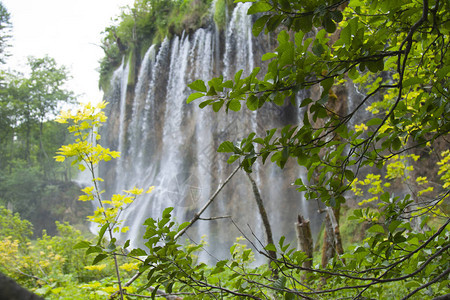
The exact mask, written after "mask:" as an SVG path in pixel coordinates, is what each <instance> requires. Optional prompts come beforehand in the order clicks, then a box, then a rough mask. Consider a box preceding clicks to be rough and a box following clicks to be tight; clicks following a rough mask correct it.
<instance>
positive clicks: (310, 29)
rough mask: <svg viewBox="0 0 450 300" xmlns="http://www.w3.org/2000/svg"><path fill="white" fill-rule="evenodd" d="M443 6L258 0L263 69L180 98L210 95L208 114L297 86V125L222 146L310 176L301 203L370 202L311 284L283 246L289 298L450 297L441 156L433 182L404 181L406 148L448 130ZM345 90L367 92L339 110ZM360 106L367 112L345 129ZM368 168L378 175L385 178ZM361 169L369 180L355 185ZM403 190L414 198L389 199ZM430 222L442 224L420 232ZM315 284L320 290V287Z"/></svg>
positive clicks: (280, 98)
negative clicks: (265, 46) (361, 225)
mask: <svg viewBox="0 0 450 300" xmlns="http://www.w3.org/2000/svg"><path fill="white" fill-rule="evenodd" d="M242 2H244V1H242ZM449 9H450V7H449V3H443V2H440V1H423V2H415V1H409V0H404V1H394V2H393V1H391V2H389V1H371V2H365V1H321V2H320V5H319V3H318V2H316V1H266V0H262V1H256V2H254V3H253V4H252V6H251V7H250V9H249V11H248V14H255V15H256V16H257V18H258V19H257V20H256V21H255V23H254V26H253V34H254V35H255V36H256V35H259V34H261V33H262V32H263V31H264V32H265V33H266V34H268V33H275V34H277V41H278V47H277V48H276V49H275V50H274V52H272V53H266V54H265V55H263V57H262V60H263V61H267V62H268V68H267V72H265V73H264V74H260V69H259V68H255V69H254V70H253V71H252V72H251V74H250V75H249V76H247V77H245V78H242V76H241V75H242V71H239V72H238V73H237V74H236V75H235V77H234V78H232V79H231V80H226V81H225V80H224V79H223V78H222V77H219V78H213V79H211V80H210V81H208V82H207V83H205V82H203V81H201V80H197V81H195V82H193V83H192V84H190V85H189V87H190V88H191V89H192V90H193V91H194V93H193V94H191V95H190V96H189V97H188V99H187V102H188V103H189V102H192V101H194V100H196V99H199V98H202V97H206V100H203V101H202V102H201V103H200V105H199V106H200V107H201V108H205V107H206V106H209V105H210V106H212V109H213V110H214V111H216V112H217V111H219V110H220V109H222V108H225V110H226V111H229V110H233V111H238V110H241V109H245V107H247V108H248V109H250V110H258V109H260V108H261V107H262V106H263V105H264V104H265V103H266V102H273V103H275V104H277V105H284V103H285V101H286V100H287V99H295V97H296V96H297V93H298V92H299V91H301V90H306V91H310V93H309V94H310V96H309V97H305V98H304V99H301V101H300V103H298V105H299V106H300V107H304V108H305V113H304V117H303V124H302V125H300V126H291V125H288V126H286V127H284V128H273V129H267V131H266V134H265V135H263V136H258V135H257V134H256V133H249V134H248V136H247V137H246V138H244V139H242V140H240V141H239V142H233V141H225V142H223V143H222V144H221V145H220V146H219V148H218V151H219V152H226V153H230V154H231V156H230V158H229V159H228V162H229V163H234V162H236V161H239V163H240V166H241V167H242V168H244V169H245V170H246V171H247V172H251V171H252V165H253V164H254V163H255V162H256V160H257V159H261V160H262V163H266V162H267V161H269V158H270V161H271V162H273V163H276V164H277V165H278V166H279V167H280V168H284V166H285V165H286V164H287V162H288V160H289V159H292V158H293V159H295V160H296V161H297V163H298V164H299V165H300V166H304V167H305V168H306V169H307V170H308V174H307V181H303V180H301V179H297V180H296V182H295V183H296V185H298V190H299V191H304V192H305V195H306V197H307V198H308V199H320V200H321V201H322V202H324V203H325V204H326V205H327V206H332V207H338V206H339V205H341V204H342V203H344V202H346V200H347V197H348V193H347V192H348V190H349V189H350V188H352V189H353V191H354V192H355V193H356V194H357V195H363V193H364V194H367V193H368V194H370V198H366V199H365V200H364V201H363V202H362V204H364V203H368V202H371V203H376V204H377V206H378V209H376V210H374V209H369V208H366V209H365V210H361V209H360V210H355V211H354V216H352V217H351V220H353V221H357V222H366V224H369V228H368V230H367V232H368V237H367V239H365V240H364V241H363V243H362V244H361V245H358V246H355V247H354V248H352V249H351V250H350V251H349V252H347V253H346V254H344V255H343V256H341V257H336V258H335V259H334V260H332V261H331V262H330V263H329V265H328V266H327V268H326V270H321V269H315V270H310V272H309V273H308V275H307V276H308V279H309V281H308V284H307V287H308V288H305V285H303V284H302V283H301V282H298V281H297V280H298V278H300V277H299V276H298V273H299V272H300V271H301V270H302V267H301V266H302V259H304V257H303V258H302V255H301V254H295V253H296V252H292V250H291V252H286V251H285V250H282V259H280V260H279V261H278V265H277V267H278V268H279V270H280V272H281V273H282V274H288V275H285V278H286V280H285V281H283V279H282V278H283V277H280V281H278V282H277V286H278V287H282V288H285V289H288V290H286V291H283V292H282V293H283V294H284V296H285V297H286V298H288V297H291V296H293V295H298V296H304V297H306V296H313V295H320V294H324V295H330V296H332V297H333V298H336V297H337V298H341V297H356V298H358V297H360V296H364V297H369V298H378V299H379V298H395V297H398V296H395V295H398V294H396V293H397V292H399V294H402V293H403V294H404V295H406V297H405V298H408V297H411V296H413V295H414V296H415V295H417V297H419V298H421V297H425V295H428V296H431V295H439V294H440V293H447V292H448V286H446V285H447V284H448V281H447V279H448V273H449V272H450V271H449V270H450V269H449V265H448V264H447V261H448V247H449V244H448V241H447V239H448V237H447V236H448V229H447V228H448V224H449V220H450V219H449V217H448V214H447V213H446V211H445V210H444V211H443V210H441V209H440V208H441V207H445V206H444V205H443V203H445V201H448V194H449V190H448V187H449V185H448V183H447V179H448V178H447V176H446V175H444V174H447V171H446V170H447V169H448V168H447V166H448V159H447V157H448V153H447V152H445V151H444V152H442V154H441V159H440V161H438V166H439V170H437V171H436V173H437V174H438V175H440V176H441V179H442V182H440V183H439V184H436V182H434V183H433V185H434V186H432V185H430V182H429V181H428V179H427V178H426V177H424V176H418V177H416V178H414V177H412V175H414V174H413V170H414V165H417V163H416V161H417V160H418V159H419V156H417V155H416V154H415V153H414V152H413V150H414V149H416V148H420V147H424V146H427V147H430V148H431V149H433V148H434V146H435V145H436V146H437V145H438V141H440V140H442V137H448V133H449V129H450V122H449V120H450V119H449V116H450V104H449V101H448V99H449V95H448V86H449V84H450V82H449V77H448V73H449V72H448V70H450V67H449V64H450V61H449V60H448V55H445V54H446V53H447V52H448V44H449V41H450V40H449V33H450V27H449V26H448V25H449V19H448V14H447V13H446V12H448V10H449ZM344 84H346V85H347V86H348V85H353V84H354V85H355V86H356V88H357V89H359V90H360V91H361V92H362V93H364V94H365V96H364V97H363V99H362V100H361V101H360V102H359V103H356V105H355V106H354V107H350V109H351V110H349V111H347V110H346V109H342V107H344V106H343V105H340V104H339V102H340V101H346V99H343V98H339V97H338V96H336V91H337V90H338V89H339V88H342V86H343V85H344ZM292 104H293V105H295V104H296V103H294V102H292ZM364 107H367V110H368V111H369V112H371V113H373V114H374V117H373V118H370V119H369V120H368V121H367V122H366V123H363V124H360V125H356V126H350V124H352V121H353V119H354V117H355V115H356V114H360V113H363V108H364ZM442 143H444V144H445V146H444V148H442V147H441V148H440V149H444V150H446V149H448V140H446V139H445V138H444V141H443V142H442ZM368 167H377V168H378V169H382V170H383V172H385V175H384V180H383V178H382V175H381V174H379V172H378V171H375V172H374V171H373V168H372V169H368ZM363 171H364V172H366V174H367V173H369V175H366V176H365V178H364V179H358V178H357V177H358V174H359V173H361V172H363ZM399 182H400V183H399ZM401 184H403V185H404V186H405V185H407V186H409V187H410V188H411V192H412V195H413V197H411V196H409V195H408V196H401V197H398V196H397V197H396V196H394V193H395V194H399V192H398V188H399V186H400V185H401ZM394 187H397V190H393V188H394ZM387 191H389V192H393V194H390V193H389V192H387ZM430 216H433V217H434V218H437V219H440V225H439V226H438V227H437V229H433V230H429V231H427V230H425V228H426V224H427V220H428V218H429V217H430ZM417 221H418V222H417ZM415 224H419V226H416V225H415ZM280 246H281V245H280ZM272 248H273V247H272ZM272 248H271V250H273V249H272ZM266 250H267V248H266ZM430 256H431V258H430ZM411 265H413V266H411ZM292 270H296V271H295V272H294V273H293V272H292ZM320 280H321V281H322V286H316V285H315V284H314V282H318V281H320ZM286 282H290V283H289V284H290V285H288V284H286ZM400 282H402V283H405V282H406V284H405V285H402V288H401V289H398V290H397V291H395V292H388V291H387V290H386V288H387V289H390V288H391V289H392V288H393V287H394V286H395V288H397V287H398V283H400ZM425 288H428V290H425ZM308 289H310V290H308ZM442 289H444V290H445V291H442Z"/></svg>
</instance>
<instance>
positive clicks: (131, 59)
mask: <svg viewBox="0 0 450 300" xmlns="http://www.w3.org/2000/svg"><path fill="white" fill-rule="evenodd" d="M134 52H135V51H134V49H133V50H131V51H130V54H129V55H128V64H129V66H130V71H129V73H128V85H134V84H135V83H136V55H135V54H134Z"/></svg>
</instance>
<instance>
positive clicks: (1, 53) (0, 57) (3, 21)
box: [0, 2, 12, 64]
mask: <svg viewBox="0 0 450 300" xmlns="http://www.w3.org/2000/svg"><path fill="white" fill-rule="evenodd" d="M11 27H12V25H11V21H10V13H9V12H8V10H7V9H6V8H5V6H4V5H3V3H1V2H0V63H2V64H4V63H5V58H6V57H8V56H9V55H8V53H7V52H6V50H7V48H8V47H9V46H10V44H9V39H10V38H11V35H10V31H11Z"/></svg>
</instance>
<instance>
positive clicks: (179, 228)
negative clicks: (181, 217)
mask: <svg viewBox="0 0 450 300" xmlns="http://www.w3.org/2000/svg"><path fill="white" fill-rule="evenodd" d="M189 224H191V222H184V223H182V224H180V226H178V231H181V230H183V229H184V228H186V227H187V226H189Z"/></svg>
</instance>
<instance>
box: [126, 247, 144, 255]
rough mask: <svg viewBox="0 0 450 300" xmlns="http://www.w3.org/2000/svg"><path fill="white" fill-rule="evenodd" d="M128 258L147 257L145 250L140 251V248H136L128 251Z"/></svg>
mask: <svg viewBox="0 0 450 300" xmlns="http://www.w3.org/2000/svg"><path fill="white" fill-rule="evenodd" d="M128 256H147V253H146V252H145V250H142V249H141V248H136V249H133V250H131V251H130V253H129V254H128Z"/></svg>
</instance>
